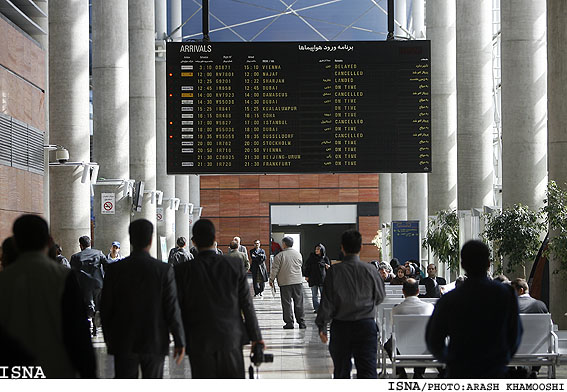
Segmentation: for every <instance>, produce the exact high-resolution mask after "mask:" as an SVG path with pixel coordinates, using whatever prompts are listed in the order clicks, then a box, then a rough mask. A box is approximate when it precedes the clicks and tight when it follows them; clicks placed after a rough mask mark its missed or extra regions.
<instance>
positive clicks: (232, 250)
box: [226, 240, 250, 273]
mask: <svg viewBox="0 0 567 392" xmlns="http://www.w3.org/2000/svg"><path fill="white" fill-rule="evenodd" d="M226 255H227V256H228V257H234V258H236V259H238V260H240V263H241V264H242V268H244V273H248V270H249V269H250V263H249V262H248V257H246V255H245V254H244V253H242V252H240V251H239V250H238V244H237V243H236V241H234V240H232V241H231V242H230V246H229V247H228V253H227V254H226Z"/></svg>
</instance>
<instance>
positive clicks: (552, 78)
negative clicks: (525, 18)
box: [547, 0, 567, 329]
mask: <svg viewBox="0 0 567 392" xmlns="http://www.w3.org/2000/svg"><path fill="white" fill-rule="evenodd" d="M566 19H567V3H566V2H565V1H562V0H548V1H547V63H548V66H547V80H548V90H547V110H548V115H547V129H548V144H547V165H548V168H549V179H550V180H554V181H555V182H557V184H558V185H559V186H561V187H562V188H565V183H567V166H566V165H565V156H567V132H565V124H567V100H566V99H565V96H566V95H567V72H565V64H567V53H566V52H565V42H567V29H565V20H566ZM551 235H552V236H554V235H556V233H552V234H551ZM559 265H560V260H557V259H555V258H552V259H551V261H550V266H549V270H550V271H554V270H556V269H559ZM549 280H550V304H549V305H550V306H549V310H550V311H551V317H552V318H553V322H554V323H556V324H558V325H559V329H567V317H565V316H564V314H565V313H566V312H567V297H565V275H564V273H560V274H551V275H550V277H549Z"/></svg>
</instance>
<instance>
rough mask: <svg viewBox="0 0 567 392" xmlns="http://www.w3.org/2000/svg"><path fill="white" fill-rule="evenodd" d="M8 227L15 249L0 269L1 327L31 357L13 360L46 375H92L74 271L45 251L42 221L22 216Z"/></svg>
mask: <svg viewBox="0 0 567 392" xmlns="http://www.w3.org/2000/svg"><path fill="white" fill-rule="evenodd" d="M13 231H14V241H15V243H16V245H17V248H18V251H19V252H20V254H19V256H18V258H17V259H16V260H15V262H14V263H13V264H10V265H9V266H8V267H7V268H6V269H5V270H4V271H2V272H1V273H0V330H2V331H3V332H4V335H5V336H4V337H7V338H8V337H9V338H10V340H13V341H15V344H17V346H20V348H21V349H22V350H23V351H20V350H19V349H16V354H19V355H23V354H24V353H27V354H28V356H29V359H33V361H32V362H33V363H16V364H17V365H37V366H41V369H42V373H43V374H44V375H45V377H47V378H76V377H83V378H95V377H96V362H95V356H94V351H93V347H92V343H91V338H90V333H89V325H88V323H87V318H86V315H85V307H84V304H83V299H82V296H81V291H80V289H79V285H78V283H77V278H76V276H75V273H74V272H73V271H72V270H70V269H69V268H66V267H63V266H62V265H60V264H58V263H57V262H54V261H53V260H51V259H50V258H49V257H48V256H47V249H48V244H49V229H48V226H47V222H46V221H45V220H44V219H43V218H41V217H39V216H37V215H22V216H21V217H19V218H18V219H16V221H15V222H14V226H13ZM17 346H12V347H17ZM4 350H6V351H7V352H9V351H10V350H9V346H8V347H6V346H1V347H0V351H4ZM9 359H10V360H17V359H15V358H9ZM1 365H7V363H2V364H1ZM8 373H9V371H8Z"/></svg>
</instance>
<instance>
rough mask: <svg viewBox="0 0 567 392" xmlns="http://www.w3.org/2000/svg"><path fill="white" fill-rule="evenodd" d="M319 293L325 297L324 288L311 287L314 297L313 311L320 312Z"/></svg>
mask: <svg viewBox="0 0 567 392" xmlns="http://www.w3.org/2000/svg"><path fill="white" fill-rule="evenodd" d="M319 293H321V295H323V286H311V295H312V297H313V310H319Z"/></svg>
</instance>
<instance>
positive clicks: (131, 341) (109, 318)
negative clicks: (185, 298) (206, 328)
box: [101, 251, 185, 355]
mask: <svg viewBox="0 0 567 392" xmlns="http://www.w3.org/2000/svg"><path fill="white" fill-rule="evenodd" d="M101 319H102V329H103V332H104V340H105V342H106V346H107V348H108V353H109V354H113V355H116V354H162V355H167V354H168V352H169V333H170V332H171V334H172V335H173V339H174V341H175V347H182V346H185V333H184V331H183V324H182V323H181V313H180V311H179V304H178V302H177V287H176V285H175V277H174V274H173V269H172V268H171V266H170V265H169V264H165V263H163V262H161V261H159V260H157V259H154V258H153V257H151V256H150V255H149V254H148V253H147V252H144V251H133V252H132V254H131V255H130V256H129V257H126V258H125V259H123V260H121V261H120V263H112V264H110V265H109V267H108V272H107V274H106V276H105V278H104V287H103V289H102V299H101Z"/></svg>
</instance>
